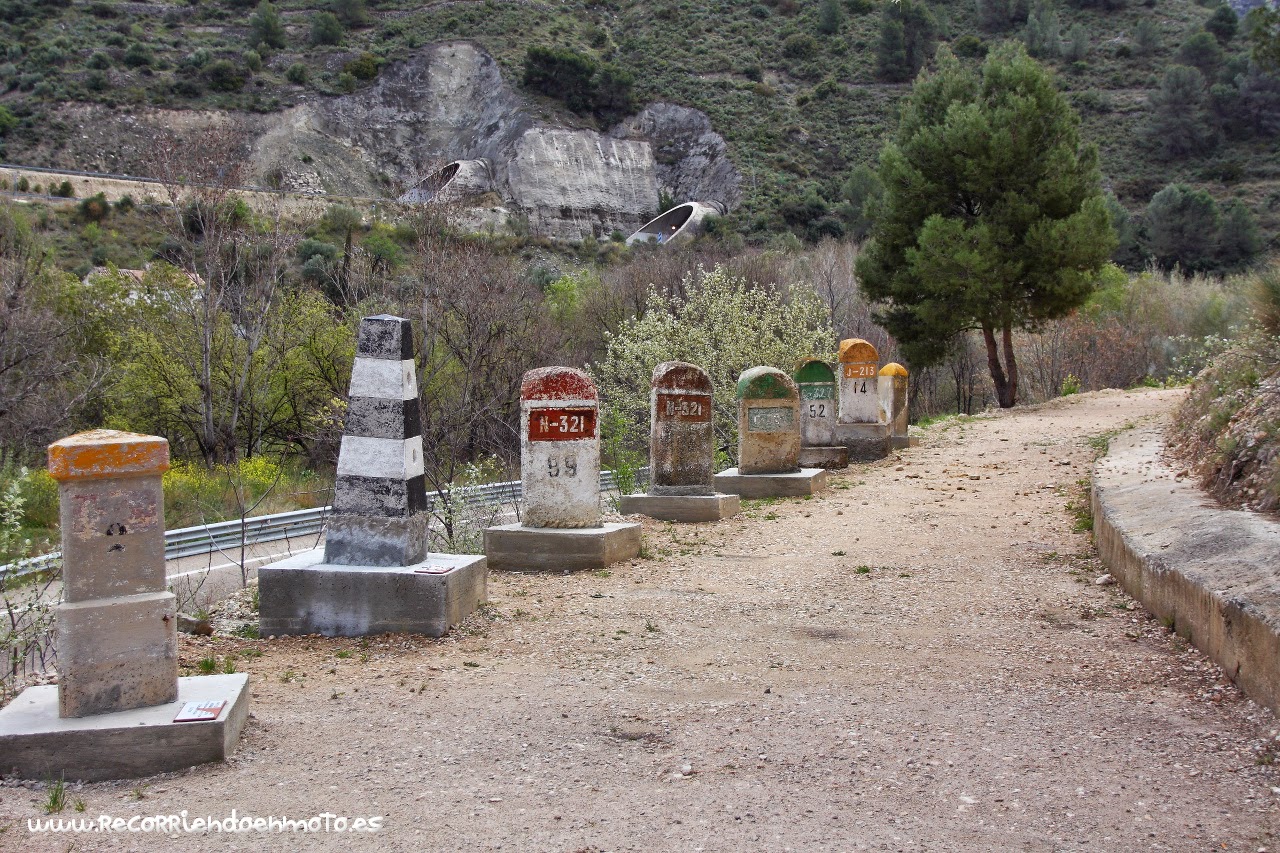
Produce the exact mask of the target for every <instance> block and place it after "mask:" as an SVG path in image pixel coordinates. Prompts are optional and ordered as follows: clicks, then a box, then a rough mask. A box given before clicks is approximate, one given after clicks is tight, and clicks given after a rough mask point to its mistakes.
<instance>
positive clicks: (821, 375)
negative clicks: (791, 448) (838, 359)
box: [792, 358, 849, 468]
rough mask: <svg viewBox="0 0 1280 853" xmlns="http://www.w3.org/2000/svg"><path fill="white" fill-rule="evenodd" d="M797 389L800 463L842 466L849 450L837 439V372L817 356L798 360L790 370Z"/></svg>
mask: <svg viewBox="0 0 1280 853" xmlns="http://www.w3.org/2000/svg"><path fill="white" fill-rule="evenodd" d="M792 378H793V379H794V380H795V383H796V385H797V386H798V387H799V389H800V464H801V465H802V466H803V467H805V468H843V467H845V466H846V465H848V464H849V451H848V449H847V448H845V446H844V445H842V444H837V443H836V375H835V371H833V370H832V369H831V365H829V364H827V363H826V362H825V361H822V360H821V359H817V358H810V359H806V360H805V361H802V362H800V364H799V365H798V366H797V367H796V371H795V373H793V374H792Z"/></svg>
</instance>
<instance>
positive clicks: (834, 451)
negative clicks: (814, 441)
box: [800, 445, 849, 470]
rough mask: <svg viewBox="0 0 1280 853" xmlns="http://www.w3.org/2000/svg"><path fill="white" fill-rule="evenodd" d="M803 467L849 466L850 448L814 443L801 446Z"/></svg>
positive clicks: (830, 468)
mask: <svg viewBox="0 0 1280 853" xmlns="http://www.w3.org/2000/svg"><path fill="white" fill-rule="evenodd" d="M800 467H801V468H826V469H828V470H837V469H840V468H847V467H849V448H847V447H844V446H836V447H824V446H822V445H812V446H808V447H801V448H800Z"/></svg>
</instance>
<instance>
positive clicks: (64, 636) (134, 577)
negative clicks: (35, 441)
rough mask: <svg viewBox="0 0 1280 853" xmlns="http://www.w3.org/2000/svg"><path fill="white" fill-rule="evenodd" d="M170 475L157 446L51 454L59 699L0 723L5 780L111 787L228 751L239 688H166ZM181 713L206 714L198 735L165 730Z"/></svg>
mask: <svg viewBox="0 0 1280 853" xmlns="http://www.w3.org/2000/svg"><path fill="white" fill-rule="evenodd" d="M168 468H169V443H168V442H167V441H165V440H164V439H163V438H159V437H157V436H150V435H137V434H135V433H128V432H117V431H115V430H93V431H92V432H85V433H80V434H79V435H74V436H71V437H70V438H64V439H62V440H61V441H57V442H55V443H54V444H52V445H50V446H49V474H50V475H51V476H52V477H53V478H54V479H55V480H57V481H58V496H59V500H60V510H59V513H60V522H61V526H62V559H63V573H62V579H63V602H62V603H61V604H59V605H58V607H57V636H56V640H55V642H56V648H57V653H58V686H57V687H56V688H54V687H47V686H45V687H33V688H30V689H28V690H25V691H23V693H22V694H21V695H20V696H18V698H16V699H15V700H14V701H13V702H12V703H11V704H10V705H9V706H7V707H6V708H5V709H4V710H3V711H0V755H2V756H3V758H2V759H0V762H2V763H3V767H4V769H5V770H6V771H7V770H9V769H10V768H11V767H13V768H17V769H18V771H19V773H20V774H21V775H25V776H28V777H36V776H62V777H64V778H66V779H68V780H70V779H116V778H125V777H129V776H139V775H146V774H150V773H157V772H160V771H162V770H172V769H177V768H180V767H189V766H191V765H192V764H200V763H203V762H205V761H215V760H219V759H221V758H224V757H225V756H226V754H227V753H228V752H229V751H230V750H231V749H232V748H234V744H235V741H236V738H237V737H238V736H239V732H240V728H241V726H243V724H244V719H245V715H246V714H247V708H248V695H247V693H245V691H244V687H245V684H246V683H247V676H245V675H227V676H206V677H202V678H181V679H180V678H179V677H178V641H177V607H176V602H175V599H174V595H173V593H172V592H170V591H168V589H166V577H165V556H164V490H163V487H162V482H161V475H162V474H164V472H165V471H166V470H167V469H168ZM192 702H210V703H213V704H216V706H217V710H216V713H213V714H212V716H211V717H209V719H208V721H207V722H206V723H200V724H194V723H193V724H189V725H184V724H183V723H180V722H178V721H176V720H175V719H174V718H175V716H181V715H180V712H181V711H182V710H183V707H184V705H185V704H186V703H192ZM208 723H212V724H213V728H201V727H202V726H207V725H208Z"/></svg>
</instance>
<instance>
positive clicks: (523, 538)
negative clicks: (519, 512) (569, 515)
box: [484, 523, 640, 572]
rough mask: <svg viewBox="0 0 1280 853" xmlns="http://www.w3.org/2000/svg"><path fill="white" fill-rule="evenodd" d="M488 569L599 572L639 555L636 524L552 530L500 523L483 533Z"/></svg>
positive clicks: (549, 528) (550, 528)
mask: <svg viewBox="0 0 1280 853" xmlns="http://www.w3.org/2000/svg"><path fill="white" fill-rule="evenodd" d="M484 553H485V556H486V557H487V558H488V559H489V567H490V568H491V569H505V570H507V571H514V572H576V571H582V570H585V569H603V568H604V567H605V566H607V565H609V564H610V563H616V562H618V561H619V560H629V559H631V558H632V557H634V556H636V555H637V554H639V553H640V525H638V524H635V523H630V524H602V525H601V526H599V527H577V528H555V527H525V526H524V525H523V524H503V525H499V526H497V527H490V528H489V529H488V530H486V531H485V532H484Z"/></svg>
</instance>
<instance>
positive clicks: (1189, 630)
mask: <svg viewBox="0 0 1280 853" xmlns="http://www.w3.org/2000/svg"><path fill="white" fill-rule="evenodd" d="M1163 450H1164V442H1163V438H1162V433H1161V431H1160V430H1159V429H1156V428H1147V429H1137V430H1131V431H1130V432H1128V433H1125V434H1123V435H1121V436H1120V437H1118V438H1116V439H1115V440H1113V441H1112V443H1111V448H1110V450H1109V451H1108V453H1107V455H1106V456H1105V457H1103V458H1102V459H1100V460H1098V463H1097V465H1096V466H1095V468H1094V473H1093V500H1092V503H1093V519H1094V521H1093V525H1094V526H1093V530H1094V536H1095V538H1096V540H1097V545H1098V551H1099V552H1100V553H1101V555H1102V560H1103V562H1104V563H1106V565H1107V567H1108V568H1109V569H1110V571H1111V573H1112V574H1113V575H1114V576H1115V578H1116V580H1117V581H1119V582H1120V584H1121V585H1122V586H1123V587H1124V588H1125V590H1126V591H1127V592H1128V593H1129V594H1130V595H1132V596H1133V597H1134V598H1136V599H1137V600H1138V601H1140V602H1142V604H1143V605H1144V606H1145V607H1146V608H1147V609H1148V610H1150V611H1151V612H1152V613H1154V614H1155V615H1156V616H1157V617H1159V618H1160V619H1162V620H1166V621H1167V622H1170V623H1171V624H1172V626H1173V628H1174V630H1175V631H1177V632H1178V634H1180V635H1181V636H1183V637H1185V638H1186V639H1188V640H1189V641H1190V642H1191V643H1193V644H1194V645H1195V646H1196V647H1198V648H1199V649H1201V650H1202V651H1203V652H1204V653H1205V654H1207V655H1208V656H1209V657H1211V658H1212V659H1213V660H1214V661H1216V662H1217V663H1218V664H1219V665H1220V666H1222V668H1223V669H1224V670H1225V671H1226V673H1227V675H1228V676H1229V677H1230V678H1231V679H1232V680H1233V681H1234V682H1235V683H1236V684H1237V685H1238V686H1239V687H1240V688H1241V689H1242V690H1244V692H1245V693H1247V694H1248V695H1249V696H1250V697H1251V698H1252V699H1254V700H1255V701H1257V702H1259V703H1260V704H1263V705H1266V706H1267V707H1269V708H1271V709H1272V710H1273V711H1276V712H1278V713H1280V523H1277V522H1275V521H1272V520H1270V519H1268V518H1266V517H1264V516H1259V515H1256V514H1254V513H1248V512H1243V511H1239V510H1229V509H1223V508H1221V507H1220V506H1218V505H1217V504H1216V503H1215V502H1214V501H1213V500H1212V498H1210V497H1208V496H1207V495H1206V494H1204V493H1203V492H1202V491H1200V489H1199V488H1197V487H1196V486H1195V485H1194V484H1193V483H1192V482H1191V480H1190V479H1189V478H1188V479H1185V480H1181V481H1180V480H1178V479H1177V477H1176V473H1175V471H1174V470H1173V469H1171V468H1170V467H1169V466H1168V465H1166V464H1164V462H1162V461H1161V456H1162V453H1163Z"/></svg>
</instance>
